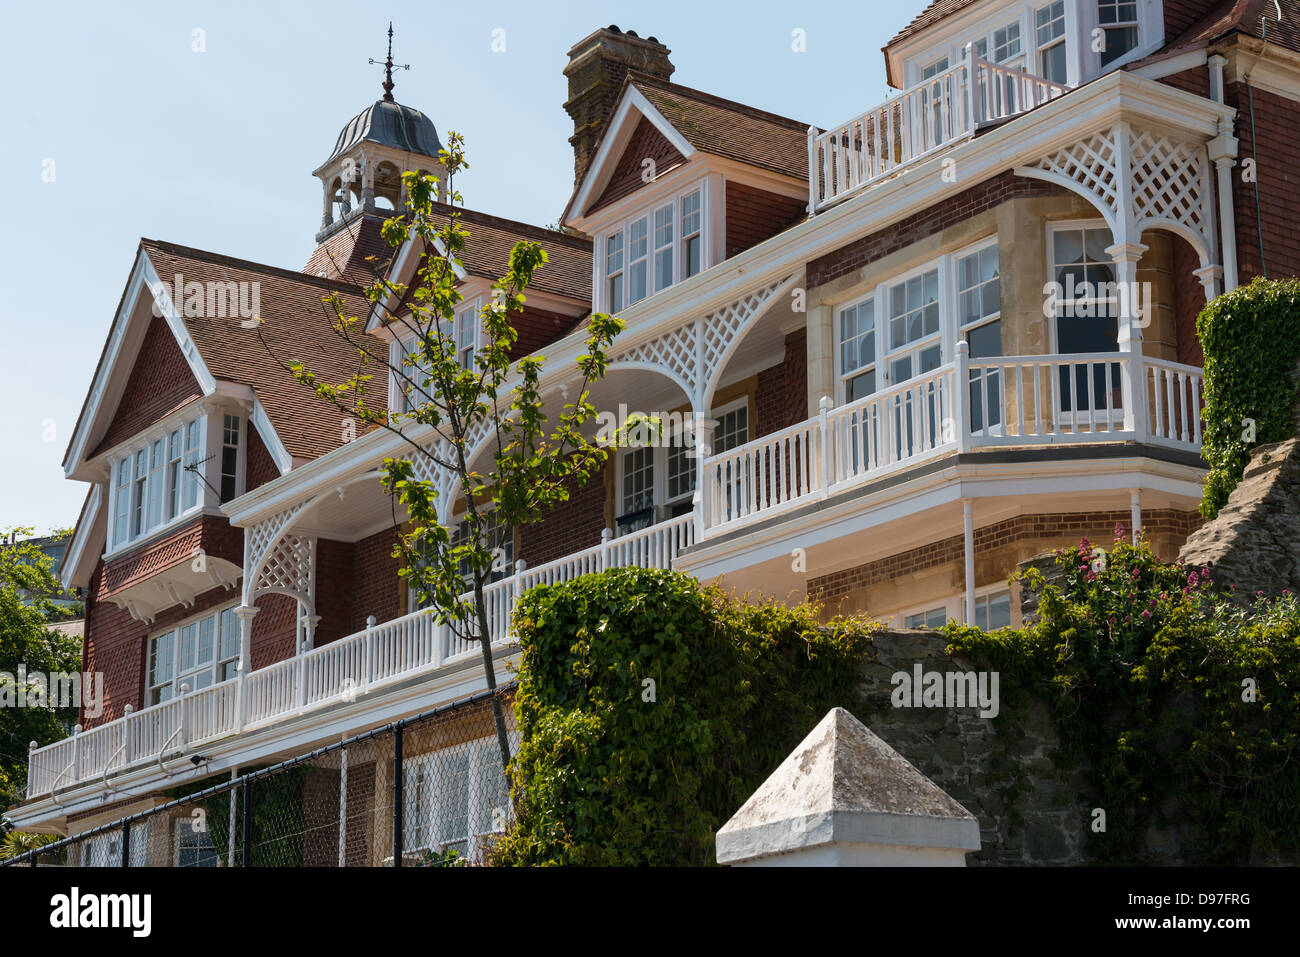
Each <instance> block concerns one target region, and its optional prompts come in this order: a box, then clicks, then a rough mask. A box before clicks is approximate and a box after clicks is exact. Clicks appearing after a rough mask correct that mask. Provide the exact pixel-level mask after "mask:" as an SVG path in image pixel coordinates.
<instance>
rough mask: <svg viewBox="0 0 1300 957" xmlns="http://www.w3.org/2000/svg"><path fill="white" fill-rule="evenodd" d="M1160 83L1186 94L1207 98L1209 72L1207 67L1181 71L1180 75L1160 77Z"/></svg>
mask: <svg viewBox="0 0 1300 957" xmlns="http://www.w3.org/2000/svg"><path fill="white" fill-rule="evenodd" d="M1160 82H1161V83H1167V84H1169V85H1170V86H1172V87H1176V88H1178V89H1180V90H1183V91H1184V92H1187V93H1195V94H1196V95H1197V96H1204V97H1207V98H1208V97H1209V95H1210V70H1209V68H1208V67H1204V66H1198V67H1193V68H1192V69H1190V70H1183V72H1181V73H1171V74H1170V75H1169V76H1162V77H1161V78H1160Z"/></svg>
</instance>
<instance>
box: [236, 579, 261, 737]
mask: <svg viewBox="0 0 1300 957" xmlns="http://www.w3.org/2000/svg"><path fill="white" fill-rule="evenodd" d="M256 614H257V606H256V605H240V606H239V607H238V608H236V609H235V617H236V618H238V619H239V667H238V671H239V687H238V688H237V689H236V690H235V696H236V698H237V699H238V702H237V704H236V707H235V711H236V715H237V719H236V721H237V727H238V729H239V730H240V731H243V730H244V722H245V721H247V720H248V714H247V712H248V696H247V695H246V694H245V687H246V686H245V681H246V680H247V678H248V673H249V672H250V671H252V670H253V616H254V615H256Z"/></svg>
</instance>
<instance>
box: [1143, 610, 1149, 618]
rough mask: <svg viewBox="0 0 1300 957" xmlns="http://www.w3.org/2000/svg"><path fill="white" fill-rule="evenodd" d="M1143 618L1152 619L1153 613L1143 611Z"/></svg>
mask: <svg viewBox="0 0 1300 957" xmlns="http://www.w3.org/2000/svg"><path fill="white" fill-rule="evenodd" d="M1142 617H1143V618H1150V617H1151V612H1149V611H1143V612H1142Z"/></svg>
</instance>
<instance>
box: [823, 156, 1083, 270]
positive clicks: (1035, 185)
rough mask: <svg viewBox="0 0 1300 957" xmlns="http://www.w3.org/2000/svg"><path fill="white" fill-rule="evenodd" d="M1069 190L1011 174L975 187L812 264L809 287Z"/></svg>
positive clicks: (994, 178)
mask: <svg viewBox="0 0 1300 957" xmlns="http://www.w3.org/2000/svg"><path fill="white" fill-rule="evenodd" d="M1065 193H1066V190H1065V189H1063V188H1062V187H1059V186H1055V185H1053V184H1051V183H1044V182H1042V181H1041V180H1036V179H1028V178H1026V177H1023V176H1016V175H1015V174H1014V173H1012V172H1010V171H1008V172H1006V173H1003V174H1001V175H999V176H995V177H993V178H992V179H989V180H985V181H984V182H983V183H980V184H979V185H978V186H972V187H971V188H970V189H967V190H964V191H962V192H960V193H958V194H957V195H956V196H953V197H951V198H949V199H946V200H944V201H943V202H941V203H939V204H937V205H935V206H931V207H930V208H929V209H927V210H925V211H924V212H921V213H917V214H916V215H914V216H909V217H908V218H906V219H904V220H902V221H901V222H899V223H896V224H894V225H893V226H889V227H887V228H885V229H882V230H880V231H878V232H875V233H872V234H871V235H869V236H863V237H862V238H861V239H856V240H854V241H853V242H851V243H849V244H848V245H846V246H842V247H840V248H839V249H837V250H835V251H834V252H832V253H827V254H826V255H825V256H822V257H820V258H818V259H814V260H813V261H812V262H810V263H808V287H809V288H810V289H814V288H816V287H817V286H820V285H823V284H824V283H828V282H830V281H831V280H833V279H838V278H839V277H840V276H846V275H848V274H849V273H851V272H853V271H854V270H855V269H860V268H862V267H863V266H866V265H868V264H870V263H873V262H875V261H876V260H878V259H881V258H883V257H885V256H888V255H889V254H890V253H892V252H896V251H897V250H899V249H904V248H906V247H907V246H910V245H912V244H913V243H916V242H920V241H921V240H922V239H925V238H926V237H927V236H932V235H934V234H935V233H937V232H940V231H942V230H944V229H946V228H947V227H949V226H951V225H953V224H954V223H960V222H963V221H965V220H967V219H970V218H971V217H972V216H978V215H979V214H980V213H982V212H985V211H986V210H990V209H994V208H996V207H998V206H1000V205H1002V204H1003V203H1005V202H1007V201H1008V200H1012V199H1022V198H1028V197H1033V196H1060V195H1064V194H1065Z"/></svg>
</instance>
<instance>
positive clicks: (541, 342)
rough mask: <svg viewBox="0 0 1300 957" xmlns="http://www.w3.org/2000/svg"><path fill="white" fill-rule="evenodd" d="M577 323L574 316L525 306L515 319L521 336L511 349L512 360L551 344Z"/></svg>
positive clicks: (516, 328)
mask: <svg viewBox="0 0 1300 957" xmlns="http://www.w3.org/2000/svg"><path fill="white" fill-rule="evenodd" d="M577 324H578V320H577V319H575V318H573V317H572V316H566V315H564V314H562V313H558V312H550V311H548V310H546V309H538V308H536V307H534V306H525V307H524V309H523V311H522V313H521V314H520V315H519V317H518V318H517V319H515V331H517V332H518V333H519V338H518V339H516V340H515V345H514V348H513V349H511V350H510V360H511V361H512V362H513V361H516V360H518V359H520V358H522V357H523V356H526V355H528V354H529V353H530V352H536V351H537V350H538V349H542V348H544V347H546V346H548V345H550V344H551V343H552V342H554V341H555V340H556V339H559V338H561V337H562V336H565V335H567V334H568V333H569V332H571V331H572V330H573V327H574V326H576V325H577Z"/></svg>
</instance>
